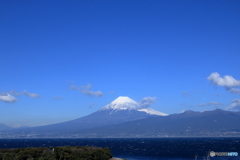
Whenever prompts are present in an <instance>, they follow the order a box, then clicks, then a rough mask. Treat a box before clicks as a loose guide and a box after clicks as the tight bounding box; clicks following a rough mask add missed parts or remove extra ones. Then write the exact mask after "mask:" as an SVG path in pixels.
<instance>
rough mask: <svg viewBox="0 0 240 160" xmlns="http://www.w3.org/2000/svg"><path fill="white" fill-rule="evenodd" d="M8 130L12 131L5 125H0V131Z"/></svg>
mask: <svg viewBox="0 0 240 160" xmlns="http://www.w3.org/2000/svg"><path fill="white" fill-rule="evenodd" d="M8 129H12V127H9V126H7V125H5V124H2V123H0V131H2V130H8Z"/></svg>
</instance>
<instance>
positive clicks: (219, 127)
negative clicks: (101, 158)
mask: <svg viewBox="0 0 240 160" xmlns="http://www.w3.org/2000/svg"><path fill="white" fill-rule="evenodd" d="M239 121H240V112H228V111H223V110H219V109H218V110H214V111H206V112H202V113H200V112H185V113H182V114H173V115H169V116H166V117H151V118H146V119H141V120H135V121H131V122H125V123H121V124H118V125H111V126H105V127H101V128H96V129H89V130H84V131H79V132H78V134H81V135H82V136H86V137H91V136H92V137H94V136H96V135H97V136H98V137H158V136H229V135H236V134H239V135H240V125H239Z"/></svg>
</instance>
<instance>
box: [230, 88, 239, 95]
mask: <svg viewBox="0 0 240 160" xmlns="http://www.w3.org/2000/svg"><path fill="white" fill-rule="evenodd" d="M228 91H229V92H230V93H236V94H240V89H236V88H230V89H228Z"/></svg>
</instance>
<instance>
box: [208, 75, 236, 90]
mask: <svg viewBox="0 0 240 160" xmlns="http://www.w3.org/2000/svg"><path fill="white" fill-rule="evenodd" d="M207 79H208V80H209V81H211V82H212V83H213V84H216V85H219V86H223V87H226V88H230V87H239V86H240V80H236V79H234V78H233V77H232V76H229V75H226V76H224V77H221V76H220V74H219V73H217V72H214V73H212V74H211V75H210V76H209V77H208V78H207Z"/></svg>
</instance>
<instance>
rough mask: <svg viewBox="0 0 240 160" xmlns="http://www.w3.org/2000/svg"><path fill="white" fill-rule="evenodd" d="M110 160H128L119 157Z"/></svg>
mask: <svg viewBox="0 0 240 160" xmlns="http://www.w3.org/2000/svg"><path fill="white" fill-rule="evenodd" d="M109 160H126V159H122V158H117V157H112V158H110V159H109Z"/></svg>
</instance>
